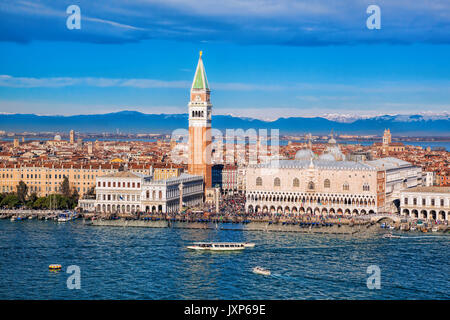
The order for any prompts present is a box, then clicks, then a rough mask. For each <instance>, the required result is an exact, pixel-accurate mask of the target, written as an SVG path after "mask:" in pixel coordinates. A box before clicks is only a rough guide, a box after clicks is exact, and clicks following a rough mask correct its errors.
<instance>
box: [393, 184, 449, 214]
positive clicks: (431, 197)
mask: <svg viewBox="0 0 450 320" xmlns="http://www.w3.org/2000/svg"><path fill="white" fill-rule="evenodd" d="M400 202H401V211H400V212H401V215H403V216H406V217H409V218H413V219H428V220H435V221H448V219H449V216H450V187H417V188H412V189H409V190H404V191H402V192H401V198H400Z"/></svg>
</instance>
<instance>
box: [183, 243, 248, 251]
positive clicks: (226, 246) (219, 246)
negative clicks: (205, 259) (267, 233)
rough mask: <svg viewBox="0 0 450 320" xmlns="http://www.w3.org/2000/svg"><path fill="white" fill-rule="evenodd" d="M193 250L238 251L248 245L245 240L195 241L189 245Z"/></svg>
mask: <svg viewBox="0 0 450 320" xmlns="http://www.w3.org/2000/svg"><path fill="white" fill-rule="evenodd" d="M187 248H188V249H191V250H209V251H238V250H244V249H245V248H246V247H245V245H244V243H243V242H194V244H193V245H191V246H187Z"/></svg>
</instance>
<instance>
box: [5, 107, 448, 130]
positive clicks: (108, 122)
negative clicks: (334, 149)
mask: <svg viewBox="0 0 450 320" xmlns="http://www.w3.org/2000/svg"><path fill="white" fill-rule="evenodd" d="M187 127H188V114H145V113H141V112H137V111H121V112H115V113H106V114H91V115H73V116H57V115H50V116H49V115H36V114H0V130H4V131H9V132H10V131H12V132H25V131H26V132H49V131H50V132H68V131H69V130H71V129H73V130H75V131H78V132H86V133H102V132H116V131H117V130H120V131H121V132H127V133H171V132H172V131H173V130H175V129H177V128H186V129H187ZM212 127H213V128H217V129H220V130H222V131H224V130H225V129H227V128H232V129H238V128H241V129H244V130H246V129H249V128H253V129H255V130H258V129H280V134H295V133H297V134H298V133H300V134H301V133H312V134H328V133H329V132H330V131H331V130H333V131H334V132H336V133H340V134H377V135H381V134H382V133H383V130H384V129H385V128H390V130H391V132H392V133H393V134H394V135H405V136H407V135H409V136H415V135H422V136H450V116H449V115H444V116H441V117H427V116H424V115H382V116H376V117H371V118H360V119H355V120H354V121H339V120H330V119H326V118H324V117H313V118H304V117H289V118H279V119H277V120H275V121H263V120H258V119H252V118H240V117H235V116H231V115H214V116H213V118H212Z"/></svg>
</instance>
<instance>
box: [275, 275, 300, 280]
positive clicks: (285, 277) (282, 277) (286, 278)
mask: <svg viewBox="0 0 450 320" xmlns="http://www.w3.org/2000/svg"><path fill="white" fill-rule="evenodd" d="M272 277H274V278H277V279H282V280H296V278H294V277H290V276H285V275H282V274H280V273H272Z"/></svg>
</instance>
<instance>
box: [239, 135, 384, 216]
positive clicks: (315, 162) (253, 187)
mask: <svg viewBox="0 0 450 320" xmlns="http://www.w3.org/2000/svg"><path fill="white" fill-rule="evenodd" d="M340 157H341V155H340V152H339V151H338V150H336V149H335V146H334V141H331V147H330V148H329V153H324V154H323V155H322V156H321V158H320V159H319V158H318V157H317V155H315V154H314V153H313V152H312V150H310V149H302V150H300V151H298V152H297V154H296V159H295V160H278V161H275V162H270V163H265V164H256V165H250V166H248V167H247V169H246V211H247V212H263V213H280V214H294V215H298V214H305V213H307V214H315V215H325V214H344V215H364V214H372V213H378V212H384V211H385V179H386V178H385V174H386V173H385V170H379V169H377V168H376V167H374V166H371V165H368V164H366V163H360V162H353V161H343V160H336V158H340Z"/></svg>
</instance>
